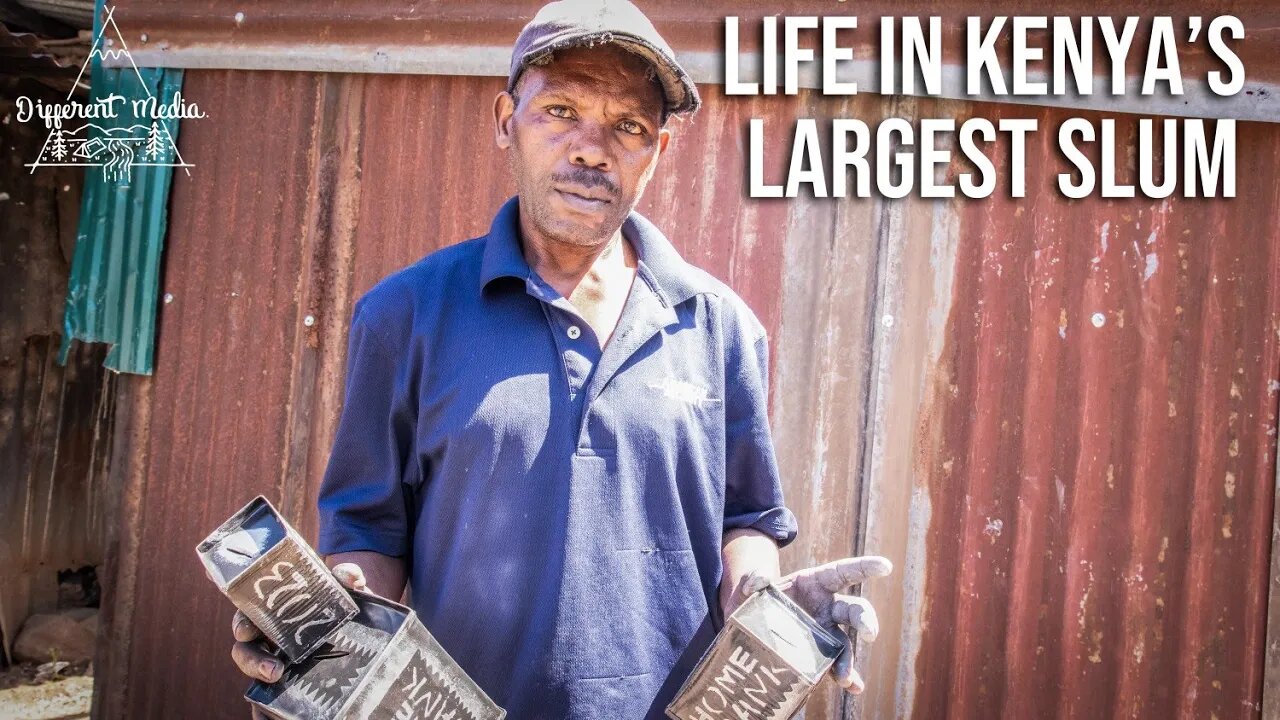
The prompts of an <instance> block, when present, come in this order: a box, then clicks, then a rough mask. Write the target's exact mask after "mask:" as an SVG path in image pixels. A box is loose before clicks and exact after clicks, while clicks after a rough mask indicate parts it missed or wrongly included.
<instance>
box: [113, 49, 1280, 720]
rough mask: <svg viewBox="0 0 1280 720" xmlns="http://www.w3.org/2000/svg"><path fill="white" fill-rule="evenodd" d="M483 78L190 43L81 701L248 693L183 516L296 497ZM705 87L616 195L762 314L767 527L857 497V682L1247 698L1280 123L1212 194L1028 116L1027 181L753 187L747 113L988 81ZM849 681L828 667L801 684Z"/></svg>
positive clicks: (421, 244)
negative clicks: (861, 674)
mask: <svg viewBox="0 0 1280 720" xmlns="http://www.w3.org/2000/svg"><path fill="white" fill-rule="evenodd" d="M501 86H502V83H501V81H500V80H497V79H493V78H458V77H440V76H436V77H425V76H374V75H317V74H306V73H271V72H240V71H189V72H188V75H187V82H186V86H185V87H184V91H183V93H184V96H187V97H191V98H197V99H198V100H199V102H200V104H201V106H202V107H204V108H206V109H208V110H209V111H210V112H212V113H214V115H213V117H212V118H210V119H206V120H201V121H191V122H187V123H184V125H183V129H182V141H181V145H180V147H181V151H182V153H183V156H184V157H185V158H186V159H187V160H188V161H189V162H192V163H195V164H196V166H197V170H196V171H194V172H193V173H192V176H191V177H190V178H189V179H188V178H185V177H178V178H176V179H175V183H174V191H173V201H172V207H171V225H170V233H169V238H168V241H167V245H168V248H167V257H166V272H165V277H164V281H163V289H162V292H167V293H171V294H172V295H173V298H174V299H173V301H172V303H170V304H167V305H165V306H163V308H162V311H161V316H160V337H159V342H158V348H157V357H156V372H155V375H154V377H152V378H127V379H123V380H122V391H121V400H120V402H121V406H122V410H121V414H120V415H119V416H118V418H117V420H118V431H117V436H118V437H119V438H120V442H121V447H122V448H123V449H122V452H125V454H126V455H127V458H126V459H125V460H122V461H121V462H119V463H118V464H117V466H116V468H115V470H116V472H117V478H116V479H117V482H118V483H119V487H120V488H121V491H122V493H123V494H122V497H121V499H120V506H121V508H122V524H121V526H120V527H121V532H120V536H119V539H118V543H119V544H118V547H117V548H116V551H115V552H114V553H113V556H112V568H113V573H112V577H113V578H114V585H113V587H111V588H110V589H111V596H112V597H113V598H114V603H113V606H112V608H111V610H110V612H109V613H108V614H107V615H106V617H105V618H104V620H105V622H106V631H105V635H104V637H105V640H106V641H105V642H104V645H103V648H104V652H103V653H101V659H100V663H99V668H98V678H99V683H98V687H99V697H98V701H99V703H98V710H97V712H98V716H99V717H103V718H129V719H130V720H135V719H137V720H141V719H145V718H169V717H200V718H222V717H227V718H238V717H243V713H244V708H243V706H242V705H241V704H240V702H239V700H238V695H239V693H240V692H241V691H242V690H243V689H244V686H245V682H244V681H243V680H242V679H241V678H239V677H237V675H236V673H235V671H234V668H233V666H232V664H231V661H230V659H229V658H228V650H229V633H228V632H227V625H228V621H229V617H230V613H231V606H230V604H229V603H227V602H226V601H224V600H222V599H221V598H220V596H219V595H218V594H217V592H216V591H215V590H214V589H213V588H212V587H211V586H210V585H209V584H208V582H207V580H206V579H205V578H204V576H203V573H202V571H201V570H200V567H199V565H198V563H197V562H196V560H195V556H194V553H193V550H192V549H193V548H194V546H195V544H196V543H197V542H198V541H199V539H200V538H201V537H203V535H204V534H205V533H206V532H207V531H208V530H209V529H210V528H212V527H213V526H214V525H215V524H216V523H217V522H219V521H220V520H221V519H223V518H224V517H225V516H226V515H227V514H229V513H230V512H231V511H233V510H234V509H235V508H236V507H237V506H239V505H240V504H241V503H243V502H244V501H245V500H246V499H248V498H249V497H250V496H251V495H253V494H255V493H258V492H265V493H266V494H267V495H268V496H270V497H271V498H272V499H273V501H279V502H280V503H281V506H282V507H283V509H284V510H285V512H287V513H289V514H290V515H291V516H292V517H295V518H298V519H299V521H300V522H299V524H300V526H301V527H302V529H303V531H304V532H305V533H307V534H312V533H314V529H315V517H314V516H315V512H314V499H315V489H316V486H317V484H318V481H319V478H320V475H321V472H322V470H323V467H324V462H325V459H326V455H327V452H328V445H329V441H330V439H331V437H332V433H333V429H334V425H335V421H336V418H337V414H338V411H339V406H340V402H341V389H342V388H341V383H342V372H343V363H344V358H343V355H344V352H345V330H346V326H347V321H348V318H349V315H350V309H351V304H352V302H353V300H354V298H356V297H358V295H359V294H360V293H361V292H363V291H364V290H365V289H367V288H368V287H369V286H371V285H372V284H373V283H374V282H375V281H376V280H377V279H378V278H380V277H381V276H382V275H384V274H385V273H387V272H390V271H391V270H393V269H395V268H397V267H400V266H402V265H404V264H406V263H408V262H411V261H412V260H414V259H416V258H418V257H420V256H421V255H423V254H425V253H427V252H430V251H431V250H434V249H436V248H438V247H441V246H443V245H446V244H449V243H452V242H456V241H458V240H462V239H465V238H467V237H471V236H474V235H477V234H479V233H482V232H483V231H484V230H485V229H486V228H487V225H488V222H489V219H490V216H491V213H492V212H493V210H494V209H495V208H496V207H497V205H498V204H499V202H500V201H501V200H502V199H503V198H504V197H506V196H507V195H508V194H509V193H511V192H512V190H513V188H512V187H511V186H510V185H509V183H508V182H507V180H506V174H505V172H504V170H503V166H502V163H503V160H502V157H501V155H500V154H499V153H498V151H497V150H496V149H494V147H493V144H492V140H491V132H492V131H491V128H490V120H489V98H490V97H492V95H493V94H494V93H495V92H497V91H498V90H499V89H500V88H501ZM703 91H704V95H705V97H706V99H707V105H706V107H705V108H704V110H703V112H702V113H701V114H700V115H698V116H697V118H695V119H694V120H693V122H692V123H690V124H688V125H687V126H685V127H683V128H680V129H679V131H678V137H677V139H676V141H675V143H674V145H673V150H672V152H671V153H670V154H669V155H668V158H667V159H666V160H665V161H664V163H665V166H664V167H663V169H662V170H661V171H660V174H659V177H658V179H657V180H656V181H655V184H654V186H653V187H652V188H651V190H650V192H649V196H648V197H647V198H646V200H645V201H644V203H642V208H641V209H642V211H644V212H645V213H646V214H648V215H649V216H650V217H651V218H653V219H654V220H655V221H656V222H657V223H658V224H659V225H660V226H661V227H663V228H665V229H666V230H667V231H668V234H669V235H670V236H671V237H672V239H673V241H674V242H675V243H676V245H677V246H678V247H679V248H680V249H681V250H682V251H683V252H684V253H685V255H686V257H687V258H689V259H690V260H692V261H693V262H695V263H697V264H700V265H702V266H704V267H706V268H707V269H708V270H710V271H711V272H713V273H714V274H716V275H717V276H719V277H721V278H724V279H725V280H727V281H728V282H729V283H730V284H732V285H733V286H735V287H736V288H738V289H739V290H740V292H741V293H742V294H743V296H744V297H745V298H746V300H747V301H748V303H749V304H750V305H751V306H752V307H753V308H754V309H755V310H756V312H757V313H758V314H759V315H760V317H761V319H762V320H763V321H764V323H765V324H766V326H767V327H768V329H769V332H770V334H771V336H772V338H773V360H774V363H773V368H774V378H773V379H774V387H773V391H772V400H773V416H774V427H775V431H776V440H777V443H778V445H779V453H780V460H781V462H782V467H783V470H784V473H785V474H786V478H787V491H788V498H789V501H790V503H791V504H792V505H793V507H794V508H795V509H796V511H797V514H798V515H799V516H800V519H801V523H802V528H803V530H802V535H801V537H800V539H799V540H798V541H797V542H796V543H795V545H794V546H792V548H790V549H789V550H787V552H786V554H785V561H786V564H787V565H788V566H793V567H794V566H797V565H800V564H803V563H809V562H813V561H816V560H825V559H829V558H832V557H836V556H841V555H847V554H849V553H851V552H854V551H855V549H857V548H856V545H857V544H858V538H860V537H862V536H863V534H864V533H865V536H866V540H865V546H866V549H867V550H868V551H875V552H881V553H883V554H886V555H888V556H890V557H891V558H893V559H894V561H895V563H896V564H897V566H898V574H897V575H896V578H895V581H894V582H892V583H884V584H881V585H879V586H878V587H876V588H874V589H873V588H870V587H869V588H868V590H870V591H871V594H872V597H873V598H874V599H875V600H876V601H877V603H878V607H879V608H880V611H881V613H882V618H883V619H882V626H883V628H884V632H883V634H882V637H881V639H880V641H878V642H877V643H876V645H875V646H874V647H873V649H872V652H871V654H870V656H869V665H868V672H869V674H870V682H871V689H870V691H869V694H868V697H867V700H866V703H865V708H864V712H865V715H866V716H867V717H895V716H915V717H919V718H935V717H942V716H954V717H975V718H976V717H988V716H991V715H996V714H1001V715H1002V716H1004V717H1010V718H1021V717H1028V716H1037V717H1038V716H1046V715H1048V716H1055V717H1057V716H1061V717H1097V716H1116V717H1119V716H1122V715H1123V716H1134V717H1150V718H1159V717H1167V716H1169V715H1170V714H1171V713H1173V714H1179V715H1181V716H1184V717H1192V716H1195V717H1200V716H1207V715H1208V713H1210V712H1215V713H1216V714H1217V716H1218V717H1219V718H1227V717H1251V716H1256V715H1257V711H1256V709H1255V708H1256V705H1255V703H1257V702H1258V700H1259V698H1260V694H1261V691H1260V671H1261V667H1262V653H1263V645H1262V635H1263V629H1264V627H1265V600H1266V596H1265V586H1266V577H1267V560H1268V558H1269V552H1270V550H1269V549H1270V542H1271V540H1270V534H1269V532H1268V530H1267V528H1268V527H1269V522H1270V518H1271V517H1272V495H1271V492H1272V487H1273V482H1274V463H1275V459H1274V457H1273V455H1272V454H1271V452H1272V449H1273V448H1274V439H1275V438H1274V428H1275V424H1276V421H1275V412H1276V403H1277V395H1276V388H1277V387H1280V385H1277V384H1276V377H1277V369H1278V366H1280V270H1278V269H1277V268H1280V262H1278V261H1280V258H1277V253H1278V252H1280V238H1278V237H1277V231H1276V229H1275V228H1274V227H1272V226H1270V225H1268V223H1267V220H1268V218H1274V216H1275V211H1276V208H1277V207H1278V206H1280V198H1278V197H1277V192H1278V190H1277V188H1278V187H1280V186H1278V185H1277V180H1278V179H1280V157H1278V155H1277V153H1280V130H1278V129H1277V128H1276V127H1275V126H1261V125H1252V126H1246V127H1245V128H1244V129H1243V130H1242V134H1241V140H1240V147H1241V149H1242V152H1241V153H1240V155H1241V161H1242V163H1244V166H1243V167H1242V168H1241V171H1240V177H1241V180H1242V182H1241V185H1242V190H1243V193H1244V194H1245V195H1246V197H1243V198H1241V199H1238V200H1236V201H1234V202H1231V203H1209V202H1204V201H1182V200H1172V201H1169V202H1168V203H1150V202H1138V201H1131V202H1115V201H1101V200H1085V201H1077V202H1068V201H1065V200H1062V199H1059V198H1058V197H1057V196H1056V191H1054V190H1052V189H1051V187H1050V185H1049V184H1048V178H1049V174H1050V173H1051V172H1052V170H1051V168H1052V167H1053V166H1054V165H1055V163H1054V162H1053V161H1052V158H1051V157H1049V156H1048V154H1049V153H1051V152H1052V146H1051V145H1050V144H1049V138H1050V136H1047V135H1042V136H1041V137H1039V138H1037V140H1036V143H1037V144H1035V145H1033V146H1032V149H1031V152H1030V156H1031V158H1032V159H1033V160H1032V162H1031V163H1030V164H1031V165H1032V170H1031V172H1030V174H1029V181H1030V183H1031V187H1032V188H1033V190H1032V193H1031V197H1028V198H1027V199H1025V200H1024V201H1021V202H1016V203H1015V202H1010V201H1000V200H993V201H991V202H974V201H938V202H928V201H921V200H911V201H903V202H892V203H890V202H880V201H871V200H863V201H858V200H845V201H831V200H814V199H798V200H795V201H753V200H749V199H747V198H745V197H744V191H743V187H744V186H745V180H744V179H745V169H744V152H745V135H744V130H745V126H746V120H747V118H750V117H763V118H766V122H767V123H769V124H770V126H771V127H773V128H775V129H777V130H780V131H782V130H789V128H790V127H791V120H792V119H793V118H795V117H803V116H816V117H860V118H863V119H865V120H868V121H869V122H875V121H876V119H878V118H880V117H884V116H889V115H908V116H910V115H920V116H926V115H939V114H940V115H944V116H949V115H957V116H966V115H969V114H972V113H981V114H984V115H987V116H995V115H998V114H1000V113H1003V112H1006V111H1008V110H1007V108H1003V107H1001V106H993V105H969V104H964V103H942V102H939V103H926V102H923V101H922V102H919V103H917V102H915V101H897V100H892V99H887V98H881V97H877V96H868V95H862V96H858V97H855V98H848V99H834V98H832V99H828V98H822V97H821V96H820V95H817V94H815V93H808V92H806V93H803V94H801V95H800V96H797V97H791V98H787V97H773V98H755V99H744V98H737V99H734V100H732V101H727V100H726V99H725V98H724V97H723V96H722V94H721V92H720V90H719V88H715V87H705V88H703ZM240 108H243V109H244V116H243V117H241V116H233V115H234V114H235V113H237V112H239V109H240ZM1008 112H1010V113H1012V114H1017V115H1025V114H1027V113H1029V112H1030V113H1033V114H1039V115H1040V118H1041V121H1042V123H1050V122H1053V121H1055V120H1057V119H1059V118H1060V117H1062V116H1060V115H1059V114H1057V113H1050V112H1048V111H1035V110H1026V109H1019V110H1017V111H1016V112H1015V111H1008ZM224 115H225V116H224ZM1126 123H1128V121H1126ZM1126 127H1128V125H1126ZM788 151H789V147H788V146H786V145H783V144H778V145H776V146H774V147H773V148H772V149H771V153H772V156H771V161H770V165H771V166H776V165H777V164H778V163H780V162H781V159H782V158H783V157H785V155H786V153H787V152H788ZM1035 158H1044V159H1045V161H1044V162H1038V161H1036V160H1035ZM771 172H772V171H771ZM1152 257H1154V261H1153V260H1151V259H1149V258H1152ZM1095 314H1101V316H1102V322H1101V326H1100V327H1098V326H1097V323H1095V322H1094V320H1093V318H1094V317H1095ZM308 317H310V318H312V319H313V322H311V323H308V321H307V318H308ZM862 517H865V518H866V523H865V526H864V527H860V521H859V518H862ZM842 707H843V709H844V710H845V711H852V710H853V709H854V708H853V707H852V703H849V702H848V700H847V699H845V698H843V697H841V696H840V694H839V693H837V692H835V691H834V690H829V689H828V690H825V691H824V692H822V693H820V694H819V696H818V697H817V698H816V699H815V700H814V702H813V704H812V705H811V708H810V713H809V717H837V716H839V715H840V714H841V708H842Z"/></svg>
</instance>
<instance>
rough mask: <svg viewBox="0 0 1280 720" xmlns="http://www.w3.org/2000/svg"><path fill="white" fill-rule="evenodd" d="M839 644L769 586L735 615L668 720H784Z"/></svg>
mask: <svg viewBox="0 0 1280 720" xmlns="http://www.w3.org/2000/svg"><path fill="white" fill-rule="evenodd" d="M842 648H843V645H842V644H841V642H840V640H839V639H838V638H837V637H836V636H835V635H833V634H831V632H829V631H828V630H826V629H825V628H823V627H822V626H821V625H819V624H818V623H817V622H815V621H814V619H813V618H811V617H809V615H808V613H806V612H805V611H804V610H802V609H801V608H800V606H799V605H796V604H795V603H794V602H792V601H791V599H790V598H788V597H787V596H786V595H783V594H782V593H781V592H780V591H779V590H778V589H777V588H774V587H773V586H769V587H766V588H765V589H763V590H761V591H760V592H757V593H756V594H754V595H752V596H751V597H750V598H748V599H747V601H746V602H744V603H743V604H742V605H741V606H740V607H739V608H738V609H737V610H735V611H734V613H733V614H732V615H730V616H729V619H728V620H727V621H726V622H725V626H724V629H722V630H721V631H720V634H719V635H717V636H716V639H715V642H714V643H712V644H711V648H710V649H709V650H707V653H706V654H705V655H703V656H702V659H701V660H699V661H698V664H697V666H696V667H694V669H693V672H692V673H691V674H690V675H689V678H688V679H687V680H686V681H685V683H684V685H683V686H682V687H681V688H680V693H679V694H678V695H676V699H675V700H673V701H672V702H671V704H670V705H668V706H667V715H668V716H669V717H671V718H673V720H740V719H741V718H750V719H751V720H787V719H788V718H790V717H791V716H792V715H795V714H796V713H797V712H799V710H800V708H801V707H803V706H804V701H805V699H806V698H808V697H809V693H810V692H812V691H813V688H814V687H815V686H816V685H817V684H818V681H819V680H821V679H822V676H823V674H825V673H826V672H827V669H828V668H830V667H831V664H832V663H833V662H835V660H836V658H837V657H839V655H840V651H841V649H842Z"/></svg>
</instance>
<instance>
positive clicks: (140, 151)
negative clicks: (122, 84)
mask: <svg viewBox="0 0 1280 720" xmlns="http://www.w3.org/2000/svg"><path fill="white" fill-rule="evenodd" d="M114 10H115V9H114V8H112V7H110V6H108V7H107V8H106V16H105V18H104V19H103V21H102V29H101V30H99V31H98V34H97V36H95V37H94V38H93V45H92V47H91V48H90V50H89V55H88V57H86V58H85V61H84V64H83V65H81V66H80V74H79V75H78V76H77V77H76V85H78V84H79V83H80V81H81V79H82V78H84V76H85V73H86V72H87V71H88V70H89V68H90V64H91V63H92V62H93V59H94V58H95V57H96V58H98V59H99V60H100V61H103V62H105V61H107V60H108V59H110V60H113V61H117V62H118V61H121V60H127V61H128V68H129V69H132V71H133V73H134V75H136V76H137V78H138V82H139V86H140V87H141V88H142V91H143V92H144V93H145V94H146V97H144V98H137V99H129V98H126V97H124V96H122V95H117V94H114V93H113V94H110V95H107V96H106V97H99V98H96V99H94V100H93V101H92V102H87V103H86V102H81V101H79V100H76V99H74V98H73V97H72V95H73V94H74V93H75V88H74V86H73V88H72V90H71V91H70V92H68V93H67V97H66V99H65V100H64V101H62V102H60V103H48V102H45V101H43V100H40V99H35V100H33V99H32V98H29V97H26V96H20V97H18V99H17V105H18V115H17V117H18V121H19V122H29V121H31V120H33V119H36V118H39V119H40V120H41V121H43V123H44V125H45V127H46V128H48V129H49V134H48V136H47V137H46V138H45V141H44V145H43V146H42V147H41V148H40V155H39V157H37V158H36V160H35V162H31V163H27V164H26V166H27V167H29V168H31V172H35V170H36V168H39V167H55V166H67V165H71V166H84V167H97V168H102V176H103V179H104V180H108V181H113V182H114V181H118V180H122V179H123V180H126V181H127V180H128V179H129V177H130V175H131V172H132V170H133V168H135V167H145V166H164V167H180V168H182V169H183V171H184V172H186V173H187V174H188V175H190V174H191V171H190V168H192V167H194V166H193V165H192V164H190V163H188V162H186V161H185V160H183V159H182V154H181V153H180V152H178V146H177V144H176V143H174V141H173V136H172V135H171V134H170V133H169V129H168V126H167V124H166V123H165V122H164V121H166V120H169V119H179V118H203V117H205V115H204V113H203V112H202V111H201V110H200V108H199V107H198V106H197V105H196V104H195V103H187V102H186V101H184V100H183V99H182V93H181V92H176V93H174V97H173V99H172V100H170V101H168V102H161V100H160V99H159V98H157V97H155V95H154V94H153V93H152V92H151V89H150V87H149V86H148V83H147V82H146V80H144V79H143V77H142V73H141V72H140V71H139V70H138V66H137V65H136V64H135V63H134V62H133V56H131V55H130V54H129V48H128V46H127V45H126V44H125V42H124V37H123V36H122V35H121V33H120V28H119V27H117V26H116V22H115V19H114V18H113V13H114ZM108 31H110V32H111V33H112V34H113V35H114V37H110V36H109V35H108ZM115 45H118V46H119V48H118V49H115V48H114V47H113V46H115ZM104 121H105V122H104Z"/></svg>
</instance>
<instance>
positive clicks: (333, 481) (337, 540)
mask: <svg viewBox="0 0 1280 720" xmlns="http://www.w3.org/2000/svg"><path fill="white" fill-rule="evenodd" d="M362 309H363V305H362V304H361V303H357V306H356V311H355V315H354V317H353V319H352V321H351V332H350V338H349V343H348V350H347V373H346V391H345V400H344V402H343V406H342V415H341V417H340V418H339V420H338V430H337V433H336V435H335V437H334V441H333V451H332V453H331V454H330V456H329V464H328V467H327V468H326V469H325V474H324V480H323V481H322V482H321V485H320V496H319V502H318V504H319V509H320V538H319V543H318V547H317V549H318V550H319V552H320V553H321V554H322V555H331V554H333V553H340V552H352V551H356V550H371V551H373V552H377V553H381V554H383V555H389V556H392V557H403V556H406V555H407V554H408V552H409V547H410V535H411V525H410V516H409V499H410V497H411V496H412V493H411V492H410V491H409V489H408V488H407V487H406V485H405V479H406V475H407V474H411V473H406V462H407V460H408V459H409V458H410V457H411V453H412V443H413V428H414V425H415V412H416V410H415V405H414V404H413V403H411V402H410V401H409V397H410V393H408V392H407V391H406V388H407V387H408V374H409V370H408V368H407V365H408V363H407V362H405V358H404V357H403V356H404V353H396V352H394V351H393V350H392V349H391V348H390V347H389V346H388V344H387V343H386V342H385V341H384V340H383V338H382V336H381V335H380V334H379V333H378V330H377V328H376V327H375V325H374V324H373V321H372V320H371V319H370V317H369V313H367V312H362Z"/></svg>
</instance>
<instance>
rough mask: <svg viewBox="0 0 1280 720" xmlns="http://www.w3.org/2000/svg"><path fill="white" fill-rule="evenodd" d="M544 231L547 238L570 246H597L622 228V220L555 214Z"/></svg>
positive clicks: (609, 217)
mask: <svg viewBox="0 0 1280 720" xmlns="http://www.w3.org/2000/svg"><path fill="white" fill-rule="evenodd" d="M548 225H549V227H547V228H545V229H544V232H546V233H547V234H548V235H549V236H551V237H552V238H553V239H555V240H559V241H561V242H564V243H568V244H571V245H584V246H589V245H599V244H601V243H603V242H606V241H607V240H609V238H612V237H613V234H614V233H616V232H617V231H618V228H620V227H622V218H613V217H611V216H608V215H603V216H601V217H598V218H590V217H584V216H582V215H574V216H567V215H561V214H559V213H557V214H556V216H555V217H554V218H551V222H550V223H548Z"/></svg>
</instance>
